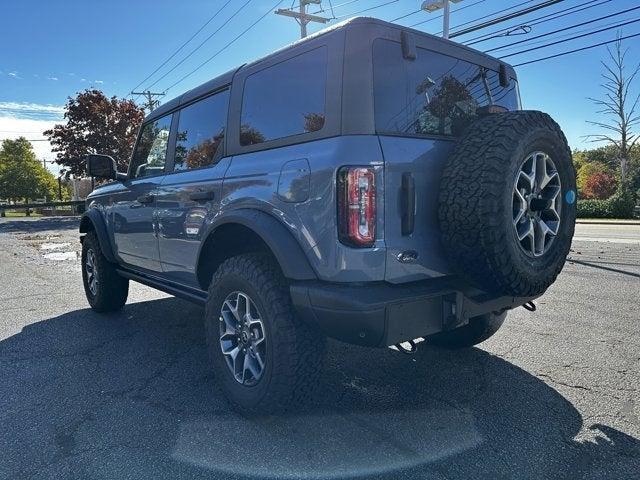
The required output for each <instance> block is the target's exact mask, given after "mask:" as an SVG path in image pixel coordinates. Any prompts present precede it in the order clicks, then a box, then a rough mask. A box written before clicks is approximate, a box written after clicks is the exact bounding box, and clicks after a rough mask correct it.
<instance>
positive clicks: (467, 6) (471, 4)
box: [389, 0, 487, 27]
mask: <svg viewBox="0 0 640 480" xmlns="http://www.w3.org/2000/svg"><path fill="white" fill-rule="evenodd" d="M486 1H487V0H478V1H477V2H473V3H468V4H466V5H462V6H460V7H458V8H452V9H451V13H453V12H459V11H460V10H464V9H465V8H469V7H473V6H475V5H478V4H479V3H484V2H486ZM420 12H424V10H422V9H420V10H416V11H414V12H411V13H408V14H406V15H402V16H401V17H398V18H393V19H391V20H389V21H390V22H395V21H397V20H402V19H403V18H407V17H410V16H411V15H415V14H416V13H420ZM442 15H443V14H442V13H441V14H440V15H437V16H435V17H433V18H429V19H428V20H425V21H423V22H420V23H416V24H415V25H421V24H423V23H429V22H433V21H434V20H437V19H438V18H440V17H442ZM411 26H412V27H413V26H414V25H411Z"/></svg>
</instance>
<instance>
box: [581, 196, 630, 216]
mask: <svg viewBox="0 0 640 480" xmlns="http://www.w3.org/2000/svg"><path fill="white" fill-rule="evenodd" d="M635 205H636V202H635V199H634V196H633V194H632V193H631V192H630V191H629V190H619V191H617V192H616V193H615V194H614V195H613V196H611V197H610V198H607V199H606V200H578V218H633V210H634V208H635Z"/></svg>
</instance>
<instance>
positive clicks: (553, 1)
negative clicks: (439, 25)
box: [449, 0, 564, 38]
mask: <svg viewBox="0 0 640 480" xmlns="http://www.w3.org/2000/svg"><path fill="white" fill-rule="evenodd" d="M563 1H564V0H547V1H546V2H541V3H538V4H536V5H533V6H531V7H528V8H524V9H522V10H518V11H517V12H513V13H509V14H508V15H503V16H502V17H498V18H494V19H493V20H488V21H486V22H484V23H480V24H477V25H472V26H470V27H468V28H465V29H464V30H459V31H457V32H454V33H452V34H451V35H449V38H454V37H459V36H460V35H466V34H467V33H471V32H475V31H476V30H482V29H483V28H487V27H490V26H491V25H496V24H498V23H502V22H506V21H507V20H511V19H512V18H517V17H521V16H523V15H527V14H529V13H531V12H535V11H536V10H540V9H542V8H546V7H550V6H551V5H555V4H556V3H560V2H563Z"/></svg>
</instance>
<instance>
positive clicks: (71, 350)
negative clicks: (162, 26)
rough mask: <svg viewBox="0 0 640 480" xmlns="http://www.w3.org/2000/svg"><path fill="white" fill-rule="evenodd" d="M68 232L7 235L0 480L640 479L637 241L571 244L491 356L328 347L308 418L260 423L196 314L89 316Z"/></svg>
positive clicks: (637, 236) (487, 346)
mask: <svg viewBox="0 0 640 480" xmlns="http://www.w3.org/2000/svg"><path fill="white" fill-rule="evenodd" d="M76 231H77V219H64V218H54V219H36V220H16V219H2V220H0V315H1V317H0V425H1V426H2V428H1V429H0V478H7V479H22V478H55V479H63V478H92V479H119V478H136V479H137V478H153V479H158V478H171V479H178V478H225V479H226V478H312V479H313V478H353V477H364V478H385V479H399V478H425V479H442V480H445V479H446V480H453V479H464V480H469V479H503V478H504V479H506V478H515V479H542V478H554V479H555V478H559V479H583V478H584V479H632V478H640V313H638V312H639V309H638V306H637V303H636V302H637V301H638V297H639V294H640V226H639V225H636V226H633V225H628V226H622V227H618V226H613V225H579V226H578V227H577V234H576V238H575V240H574V244H573V248H572V253H571V256H570V258H569V262H568V263H567V265H566V267H565V269H564V271H563V272H562V274H561V275H560V277H559V279H558V281H557V282H556V284H555V285H554V286H553V287H552V288H551V289H550V290H549V291H548V292H547V293H546V294H545V295H544V297H542V298H541V299H540V300H539V301H538V302H537V304H538V311H537V312H536V313H533V314H532V313H529V312H527V311H526V310H524V309H522V308H519V309H516V310H515V311H513V312H512V313H510V315H509V317H508V320H507V323H506V324H505V326H504V327H503V329H502V330H501V331H500V332H499V333H498V334H497V335H496V336H495V337H493V338H492V339H490V340H488V341H487V342H485V343H484V344H482V345H481V346H480V347H479V348H473V349H470V350H468V351H462V352H460V351H458V352H447V351H442V350H436V349H432V348H422V349H421V350H420V351H419V352H418V354H416V355H415V356H407V355H403V354H400V353H398V352H395V351H392V350H389V349H381V350H372V349H364V348H358V347H353V346H348V345H344V344H341V343H338V342H331V343H330V349H329V355H328V358H327V365H326V369H325V374H324V376H323V378H322V381H321V385H320V388H319V393H318V396H317V398H316V399H315V401H314V402H313V403H312V404H311V405H309V406H307V407H306V408H305V409H304V410H303V411H301V412H298V413H296V414H289V415H286V416H269V417H264V418H254V419H250V420H247V419H244V418H242V417H239V416H237V415H236V414H235V413H233V412H232V411H231V410H230V408H229V406H228V405H227V403H226V402H225V400H224V398H223V397H222V394H221V392H220V390H219V389H218V387H217V385H216V383H215V380H214V378H213V376H212V374H211V373H210V370H209V368H208V365H207V358H206V354H205V349H204V344H203V326H202V322H201V315H202V311H201V310H200V309H199V308H198V307H195V306H192V305H190V304H189V303H187V302H185V301H182V300H179V299H175V298H172V297H168V296H166V295H164V294H160V293H157V292H155V291H153V290H151V289H149V288H147V287H143V286H140V285H137V284H133V286H132V289H131V293H130V296H129V302H128V304H127V305H126V307H125V308H124V309H123V310H122V311H121V312H120V313H118V314H113V315H106V316H105V315H98V314H95V313H93V312H92V311H91V310H89V309H88V308H87V304H86V300H85V298H84V293H83V291H82V283H81V278H80V267H79V264H78V261H77V260H76V255H77V252H78V250H79V243H78V241H77V233H76ZM61 245H62V246H61Z"/></svg>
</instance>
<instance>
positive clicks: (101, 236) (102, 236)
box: [80, 208, 118, 263]
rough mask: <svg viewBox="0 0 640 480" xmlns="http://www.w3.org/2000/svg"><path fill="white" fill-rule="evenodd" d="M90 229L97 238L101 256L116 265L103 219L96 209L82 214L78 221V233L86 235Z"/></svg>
mask: <svg viewBox="0 0 640 480" xmlns="http://www.w3.org/2000/svg"><path fill="white" fill-rule="evenodd" d="M92 228H93V230H94V231H95V232H96V235H97V236H98V242H99V243H100V250H102V254H103V255H104V256H105V258H106V259H107V260H108V261H109V262H111V263H118V261H117V260H116V257H115V256H114V255H113V248H111V241H110V240H109V235H108V233H107V226H106V225H105V223H104V218H103V216H102V214H101V213H100V211H98V209H96V208H90V209H89V210H87V211H86V212H84V213H83V214H82V217H81V219H80V233H87V232H89V231H90V230H91V229H92Z"/></svg>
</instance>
